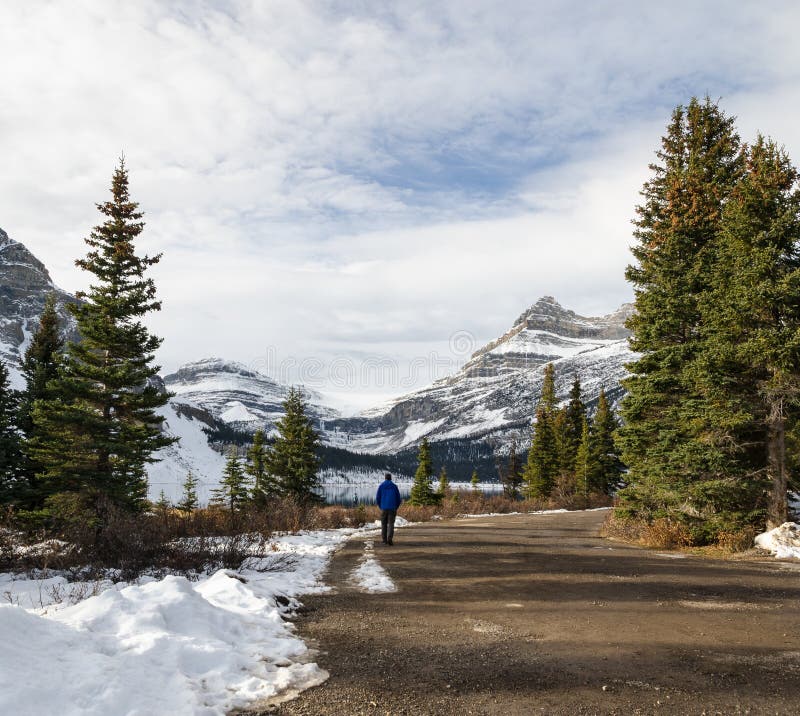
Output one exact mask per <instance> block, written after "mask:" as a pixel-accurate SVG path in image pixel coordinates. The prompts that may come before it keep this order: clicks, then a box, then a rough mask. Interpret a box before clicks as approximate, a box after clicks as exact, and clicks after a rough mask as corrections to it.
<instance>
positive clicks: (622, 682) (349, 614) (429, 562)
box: [244, 512, 800, 716]
mask: <svg viewBox="0 0 800 716" xmlns="http://www.w3.org/2000/svg"><path fill="white" fill-rule="evenodd" d="M604 517H605V513H604V512H581V513H561V514H553V515H508V516H499V517H482V518H471V519H460V520H452V521H446V522H444V521H443V522H432V523H426V524H422V525H417V526H411V527H406V528H403V529H400V530H398V532H397V534H396V539H395V544H394V546H393V547H389V546H383V545H381V544H380V539H378V541H377V543H376V544H375V545H374V550H373V554H374V555H375V557H376V559H377V560H378V561H379V562H380V564H381V565H382V566H383V568H384V569H385V570H386V571H387V572H388V573H389V575H390V576H391V578H392V580H394V582H395V584H396V586H397V591H396V592H394V593H383V594H367V593H364V592H362V591H360V590H359V589H358V588H357V587H356V585H355V584H354V583H353V582H352V579H351V576H350V575H351V573H352V571H353V570H354V569H355V567H356V566H357V565H358V563H359V560H360V559H361V558H362V555H363V554H364V547H365V541H366V540H368V541H373V540H374V537H369V538H364V537H360V538H358V539H354V540H352V541H350V542H348V543H347V544H346V546H345V547H344V548H343V549H342V550H341V551H340V552H338V553H337V555H336V556H335V558H334V559H333V561H332V563H331V567H330V570H329V573H328V577H327V580H328V584H330V585H332V586H333V587H334V590H333V591H332V592H331V593H328V594H323V595H319V596H314V597H308V598H306V599H305V610H304V613H303V614H301V615H299V616H298V618H297V626H298V630H299V632H300V634H301V635H302V636H303V637H304V638H305V639H306V640H307V641H308V642H309V643H310V644H311V645H314V646H315V647H316V648H317V649H318V654H317V655H316V660H317V662H318V663H319V664H320V666H322V667H323V668H325V669H326V670H328V671H329V672H330V678H329V679H328V681H327V682H326V683H324V684H323V685H322V686H319V687H317V688H314V689H310V690H308V691H306V692H303V693H302V694H300V695H299V696H298V697H297V698H296V699H294V700H292V701H288V702H284V703H282V704H279V705H268V704H262V705H260V706H259V707H258V708H254V709H251V710H250V711H247V712H244V713H247V714H249V716H255V715H256V714H280V715H282V716H289V715H301V714H303V715H305V716H312V715H313V716H325V715H328V714H333V715H336V716H356V715H358V714H368V715H369V716H386V715H389V714H391V715H392V716H395V715H398V716H399V715H400V714H431V715H438V714H442V715H451V714H457V715H458V716H464V715H466V714H503V715H504V716H515V715H517V714H519V715H522V714H525V715H526V716H527V715H528V714H569V715H574V714H625V715H626V716H627V715H629V714H681V715H683V714H709V715H710V714H726V715H727V714H793V715H794V714H797V713H800V565H798V564H796V563H789V562H777V561H769V560H766V559H758V558H755V557H754V558H752V559H746V560H714V559H705V558H700V557H693V556H688V557H686V556H682V555H679V554H675V553H666V552H665V553H659V552H655V551H651V550H645V549H640V548H637V547H631V546H628V545H623V544H620V543H616V542H610V541H608V540H604V539H602V538H600V537H599V536H598V530H599V528H600V525H601V523H602V521H603V519H604Z"/></svg>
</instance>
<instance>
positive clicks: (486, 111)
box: [0, 0, 800, 404]
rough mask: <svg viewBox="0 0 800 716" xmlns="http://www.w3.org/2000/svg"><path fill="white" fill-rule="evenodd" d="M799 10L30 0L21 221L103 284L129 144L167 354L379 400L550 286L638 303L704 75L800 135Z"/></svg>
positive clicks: (13, 24) (2, 138) (587, 311)
mask: <svg viewBox="0 0 800 716" xmlns="http://www.w3.org/2000/svg"><path fill="white" fill-rule="evenodd" d="M798 27H800V6H798V5H797V3H794V2H772V1H770V0H766V1H765V2H759V3H756V2H749V3H732V2H698V1H694V2H670V3H655V2H652V3H642V2H641V1H640V0H639V1H637V2H623V1H620V2H592V3H588V2H585V1H579V2H536V1H534V0H520V1H516V0H485V1H484V0H481V1H477V0H439V1H432V0H420V1H419V2H417V1H415V0H407V1H405V2H403V1H402V0H401V1H399V2H380V1H379V0H352V1H346V0H328V1H327V2H323V1H317V0H263V1H257V0H252V1H251V2H245V1H244V0H242V1H241V2H236V1H233V0H232V1H230V2H225V1H224V0H215V1H213V2H189V1H187V2H180V1H171V2H167V1H166V0H163V1H161V2H155V1H147V0H130V1H128V2H112V1H110V0H64V1H61V2H59V1H54V2H44V1H37V0H27V1H25V2H22V1H20V2H16V1H15V0H10V1H9V2H3V3H2V4H0V47H2V63H1V64H0V157H1V158H2V160H1V162H2V163H1V165H0V166H2V171H0V227H2V228H3V229H4V230H6V231H7V232H8V233H9V235H10V236H12V238H15V239H17V240H19V241H22V242H23V243H25V244H26V245H27V246H28V247H29V248H30V249H31V250H32V251H33V252H34V253H35V254H36V255H37V256H38V257H39V258H40V259H42V260H43V261H44V262H45V263H46V264H47V266H48V267H49V268H50V270H51V273H52V275H53V278H54V279H55V281H56V283H58V284H59V285H60V286H62V287H63V288H65V289H67V290H70V291H75V290H79V289H82V288H85V287H86V286H87V284H88V276H87V275H85V274H82V273H81V272H80V271H79V270H77V269H76V268H75V267H74V265H73V261H74V259H75V258H77V257H78V256H80V255H82V253H83V252H84V245H83V243H82V238H83V237H84V236H85V235H86V234H87V232H88V231H89V229H90V228H91V227H92V226H93V225H94V224H95V223H97V220H98V214H97V212H96V210H95V208H94V203H95V202H97V201H101V200H104V199H105V197H106V194H107V191H108V186H109V179H110V176H111V173H112V171H113V168H114V165H115V163H116V161H117V158H118V157H119V155H120V153H121V152H123V151H124V153H125V156H126V158H127V159H126V160H127V164H128V167H129V170H130V176H131V189H132V194H133V197H134V199H136V200H137V201H139V202H140V204H141V207H142V209H143V210H144V211H145V212H146V220H147V228H146V231H145V233H144V234H143V236H142V241H141V247H142V250H143V251H147V252H149V253H155V252H163V253H164V258H163V260H162V262H161V264H160V265H159V266H158V267H157V268H156V269H155V270H154V276H155V278H156V280H157V282H158V287H159V291H160V296H161V297H162V299H163V301H164V308H163V311H162V312H161V313H160V314H158V315H157V316H154V317H153V318H152V320H151V322H150V323H151V325H152V327H153V329H154V330H155V331H156V332H157V333H158V334H159V335H161V336H163V337H164V338H165V342H164V345H163V348H162V350H161V352H160V354H159V359H160V361H161V363H162V364H163V366H164V369H165V370H166V371H169V370H172V369H174V368H176V367H177V366H178V365H180V364H181V363H184V362H187V361H189V360H193V359H197V358H201V357H206V356H220V357H225V358H230V359H233V360H238V361H241V362H243V363H246V364H248V365H251V366H254V367H257V368H260V369H261V370H263V371H265V372H267V373H270V374H272V375H274V376H276V377H279V378H282V379H284V380H287V381H298V380H303V381H305V382H307V383H310V384H311V385H313V386H314V387H317V388H322V389H324V390H327V391H328V392H329V393H330V394H331V395H332V396H333V397H335V398H336V399H337V400H338V401H339V402H343V403H349V404H368V403H370V402H374V401H375V400H377V399H379V398H383V397H387V396H390V395H396V394H398V393H401V392H407V391H408V390H409V389H410V388H413V387H416V386H421V385H423V384H425V383H426V382H428V381H429V380H430V379H431V378H432V377H441V376H442V375H443V374H447V373H448V372H451V371H452V370H453V369H454V368H455V367H457V366H458V365H460V364H461V363H463V361H464V359H465V358H466V356H467V354H468V352H469V351H470V350H472V349H474V348H477V347H479V346H480V345H481V344H483V343H485V342H486V341H488V340H490V339H492V338H495V337H497V336H498V335H500V334H502V333H503V332H504V331H505V330H507V329H508V328H509V327H510V326H511V324H512V322H513V320H514V319H515V318H516V317H517V316H518V315H519V314H520V313H521V312H522V311H523V310H524V309H525V308H526V307H527V306H529V305H530V304H531V303H533V302H534V301H535V300H536V299H537V298H539V297H540V296H542V295H545V294H550V295H554V296H556V297H557V298H558V299H559V301H560V302H561V303H562V304H563V305H564V306H566V307H568V308H572V309H574V310H576V311H578V312H579V313H582V314H584V315H598V314H604V313H608V312H610V311H612V310H614V309H615V308H617V307H618V305H619V304H620V303H622V302H624V301H626V300H630V298H631V291H630V289H629V287H628V286H627V285H626V283H625V281H624V278H623V271H624V267H625V265H626V264H627V263H628V261H629V253H628V246H629V245H630V242H631V234H630V220H631V218H632V217H633V213H634V212H633V208H634V205H635V203H636V201H637V192H638V190H639V188H640V187H641V184H642V182H643V181H644V180H645V179H646V177H647V174H648V170H647V165H648V163H649V162H650V161H651V160H652V157H653V152H654V150H655V149H656V148H657V145H658V141H659V138H660V136H661V133H662V130H663V128H664V126H665V124H666V122H667V120H668V118H669V114H670V112H671V110H672V109H673V108H674V106H675V105H677V104H679V103H685V102H686V101H688V99H689V98H690V97H691V96H692V95H699V96H702V95H705V94H708V95H709V96H710V97H712V99H715V100H716V99H719V100H720V102H721V105H722V106H723V108H724V109H725V110H726V111H727V112H729V113H730V114H734V115H736V116H737V117H738V118H739V119H738V126H739V129H740V132H741V133H742V135H743V136H744V137H745V138H749V137H751V136H753V134H754V133H755V132H756V131H758V130H760V131H762V132H764V133H766V134H770V135H772V136H774V137H775V138H776V139H778V140H779V141H781V142H783V143H784V144H785V145H786V147H787V149H788V150H789V152H790V154H792V155H793V156H794V157H795V158H797V157H798V156H800V125H798V121H797V117H798V110H800V81H799V80H798V73H799V72H800V45H799V43H798V42H797V39H796V32H797V28H798ZM390 365H396V368H391V369H388V368H387V366H390Z"/></svg>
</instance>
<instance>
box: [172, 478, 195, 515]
mask: <svg viewBox="0 0 800 716" xmlns="http://www.w3.org/2000/svg"><path fill="white" fill-rule="evenodd" d="M197 484H198V480H197V478H196V477H195V476H194V474H192V471H191V470H189V472H187V473H186V479H185V480H184V481H183V495H182V496H181V501H180V502H179V503H178V504H177V508H178V509H179V510H181V511H183V512H192V511H193V510H196V509H197V508H198V507H199V506H200V500H199V499H198V498H197Z"/></svg>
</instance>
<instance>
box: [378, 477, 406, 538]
mask: <svg viewBox="0 0 800 716" xmlns="http://www.w3.org/2000/svg"><path fill="white" fill-rule="evenodd" d="M375 502H376V503H377V505H378V507H380V508H381V537H382V538H383V543H384V544H394V542H393V541H392V540H393V538H394V520H395V518H396V517H397V508H398V507H400V503H401V502H402V500H401V499H400V490H398V489H397V485H395V484H394V483H393V482H392V476H391V474H390V473H388V472H387V473H386V475H385V476H384V480H383V482H382V483H381V484H380V485H379V486H378V492H377V494H376V495H375Z"/></svg>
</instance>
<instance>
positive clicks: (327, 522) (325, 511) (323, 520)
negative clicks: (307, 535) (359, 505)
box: [311, 505, 353, 530]
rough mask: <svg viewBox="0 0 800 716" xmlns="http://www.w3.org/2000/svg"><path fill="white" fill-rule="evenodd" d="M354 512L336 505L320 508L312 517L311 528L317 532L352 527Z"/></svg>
mask: <svg viewBox="0 0 800 716" xmlns="http://www.w3.org/2000/svg"><path fill="white" fill-rule="evenodd" d="M351 512H352V510H350V509H347V508H345V507H339V506H336V505H333V506H327V507H318V508H317V509H316V510H314V512H313V514H312V517H311V522H312V524H311V526H312V527H313V528H314V529H317V530H335V529H341V528H342V527H352V526H353V517H352V515H351V514H350V513H351Z"/></svg>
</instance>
